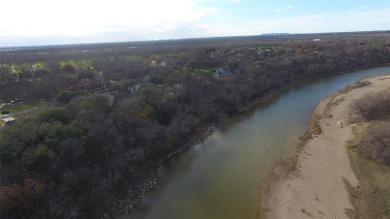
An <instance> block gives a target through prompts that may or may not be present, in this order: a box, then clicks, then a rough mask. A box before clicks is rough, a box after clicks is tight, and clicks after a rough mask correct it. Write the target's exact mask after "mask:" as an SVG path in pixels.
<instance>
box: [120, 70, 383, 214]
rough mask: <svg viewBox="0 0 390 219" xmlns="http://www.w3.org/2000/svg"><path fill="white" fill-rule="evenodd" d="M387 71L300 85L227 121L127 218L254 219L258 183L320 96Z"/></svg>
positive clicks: (286, 152)
mask: <svg viewBox="0 0 390 219" xmlns="http://www.w3.org/2000/svg"><path fill="white" fill-rule="evenodd" d="M386 73H390V67H383V68H373V69H368V70H359V71H354V72H351V73H347V74H342V75H338V76H332V77H327V78H322V79H318V80H315V81H311V82H308V83H304V84H302V85H300V86H297V87H295V88H291V89H289V90H288V91H286V92H284V93H283V94H281V95H279V96H278V97H276V98H274V99H273V100H272V101H269V102H267V103H265V104H262V105H260V106H258V107H257V108H256V109H255V110H253V111H251V112H248V113H244V114H242V115H239V116H235V117H232V118H230V119H228V120H226V121H225V122H224V123H223V124H220V125H218V128H217V130H216V131H215V132H214V133H213V134H212V135H210V136H209V137H208V138H207V139H206V140H204V141H203V142H202V143H200V144H197V145H195V146H194V147H192V148H191V149H190V150H189V151H187V152H186V153H184V154H182V155H180V156H178V157H176V158H174V159H172V160H171V161H170V162H168V163H167V164H166V165H165V166H164V167H163V168H161V169H160V170H159V171H158V174H159V177H160V183H159V185H158V187H157V188H156V190H154V191H153V192H150V193H149V194H147V195H146V196H145V197H144V198H143V199H142V202H143V205H144V209H143V210H139V211H138V212H136V214H135V215H132V216H131V218H136V219H220V218H221V219H254V218H256V214H257V210H258V201H259V195H260V192H259V185H261V183H262V182H263V180H264V179H265V177H266V175H267V172H268V171H269V169H270V167H271V166H272V165H273V164H274V162H275V161H276V160H278V159H280V158H286V157H288V156H291V155H292V154H293V153H294V152H295V150H296V143H297V142H298V138H299V137H300V136H302V135H303V134H304V132H305V130H306V128H307V122H308V119H309V117H310V113H311V111H312V110H313V108H314V107H315V106H316V104H317V103H318V102H319V101H320V99H321V98H323V97H325V96H327V95H329V94H331V93H333V92H336V91H338V90H340V89H341V88H343V87H345V86H346V85H347V84H350V83H352V82H354V81H357V80H359V79H361V78H363V77H367V76H377V75H384V74H386ZM124 218H129V217H128V216H124Z"/></svg>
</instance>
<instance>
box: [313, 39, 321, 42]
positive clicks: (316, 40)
mask: <svg viewBox="0 0 390 219" xmlns="http://www.w3.org/2000/svg"><path fill="white" fill-rule="evenodd" d="M313 41H314V42H320V41H321V39H313Z"/></svg>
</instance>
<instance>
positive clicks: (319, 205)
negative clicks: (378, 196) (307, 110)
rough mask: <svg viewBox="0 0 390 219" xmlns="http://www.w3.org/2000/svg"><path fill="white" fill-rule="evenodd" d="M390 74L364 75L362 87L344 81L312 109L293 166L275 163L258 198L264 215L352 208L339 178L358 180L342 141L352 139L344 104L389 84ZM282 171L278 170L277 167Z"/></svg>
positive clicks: (329, 214)
mask: <svg viewBox="0 0 390 219" xmlns="http://www.w3.org/2000/svg"><path fill="white" fill-rule="evenodd" d="M388 79H390V76H381V77H376V78H370V79H364V80H363V81H369V82H371V84H369V85H367V86H362V87H360V86H349V87H347V88H346V89H343V90H342V91H339V92H337V93H335V94H332V95H330V96H328V97H326V98H325V99H323V100H321V102H320V103H319V104H318V105H317V107H316V108H315V110H314V111H313V115H312V121H311V124H310V128H309V131H308V134H309V135H311V136H312V138H311V139H308V140H307V141H306V142H305V144H304V146H303V147H302V148H300V150H299V151H298V152H297V155H296V156H295V158H294V159H293V160H294V161H293V165H295V167H294V168H291V167H290V168H287V169H288V170H289V171H288V173H287V174H286V173H284V172H283V170H285V169H286V168H278V167H276V169H275V170H274V171H277V173H274V174H273V178H274V179H273V180H271V182H272V183H268V187H267V189H266V194H265V195H266V197H267V199H266V201H265V203H263V205H264V206H262V207H263V209H265V213H266V216H267V217H268V218H292V219H293V218H348V215H347V213H346V212H347V211H348V209H350V210H353V206H352V204H351V202H350V199H349V196H348V192H347V189H346V186H345V182H344V180H347V181H348V182H349V183H350V184H351V185H352V186H353V187H357V186H359V182H358V180H357V178H356V176H355V174H354V172H353V170H352V168H351V165H350V162H349V158H348V153H347V148H346V142H347V141H348V140H351V139H353V137H354V136H353V133H352V126H353V125H349V124H348V118H349V115H350V108H349V105H350V104H351V102H352V101H353V100H355V99H358V98H360V97H362V96H363V95H365V94H366V93H370V92H377V91H381V90H385V89H390V80H388ZM280 170H282V171H280Z"/></svg>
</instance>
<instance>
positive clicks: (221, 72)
mask: <svg viewBox="0 0 390 219" xmlns="http://www.w3.org/2000/svg"><path fill="white" fill-rule="evenodd" d="M230 74H231V72H230V70H229V68H228V67H227V66H225V67H220V68H218V69H217V70H216V71H215V73H214V74H213V75H214V77H216V78H224V77H227V76H229V75H230Z"/></svg>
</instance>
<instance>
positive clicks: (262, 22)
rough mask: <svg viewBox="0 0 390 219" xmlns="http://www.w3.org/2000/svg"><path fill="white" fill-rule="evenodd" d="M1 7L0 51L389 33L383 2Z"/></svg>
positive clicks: (72, 2) (115, 1)
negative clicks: (280, 35)
mask: <svg viewBox="0 0 390 219" xmlns="http://www.w3.org/2000/svg"><path fill="white" fill-rule="evenodd" d="M335 4H337V7H335ZM1 6H2V8H7V9H9V10H4V11H3V12H2V13H1V14H0V47H3V48H4V47H23V46H45V45H66V44H86V43H105V42H134V41H150V40H172V39H188V38H208V37H224V36H250V35H261V34H266V33H291V34H306V33H329V32H356V31H359V32H360V31H378V30H379V31H381V30H390V16H389V14H390V1H388V0H374V1H369V0H362V1H353V0H338V1H336V0H327V1H315V2H313V1H307V0H287V1H268V0H264V1H260V0H166V1H154V0H143V1H132V0H131V1H124V0H111V1H106V0H100V1H90V0H85V1H82V2H80V1H76V0H69V1H66V2H63V3H62V4H61V2H53V1H48V0H36V1H34V2H31V1H27V0H14V1H6V2H2V3H1ZM22 6H23V7H22ZM12 9H14V10H12ZM16 12H17V13H16Z"/></svg>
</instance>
